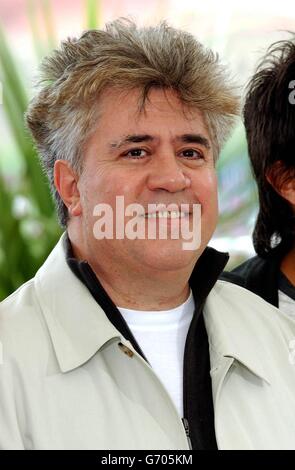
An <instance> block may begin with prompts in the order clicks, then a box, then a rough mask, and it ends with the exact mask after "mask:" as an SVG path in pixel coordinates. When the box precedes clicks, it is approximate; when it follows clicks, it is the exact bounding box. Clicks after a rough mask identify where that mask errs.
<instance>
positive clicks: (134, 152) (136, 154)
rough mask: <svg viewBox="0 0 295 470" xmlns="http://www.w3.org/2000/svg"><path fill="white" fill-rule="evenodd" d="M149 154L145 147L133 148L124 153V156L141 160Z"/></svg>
mask: <svg viewBox="0 0 295 470" xmlns="http://www.w3.org/2000/svg"><path fill="white" fill-rule="evenodd" d="M146 155H147V151H146V150H143V149H131V150H128V152H125V153H124V157H128V158H132V159H134V160H140V159H141V158H144V157H145V156H146Z"/></svg>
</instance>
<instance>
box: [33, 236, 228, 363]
mask: <svg viewBox="0 0 295 470" xmlns="http://www.w3.org/2000/svg"><path fill="white" fill-rule="evenodd" d="M66 246H67V233H66V232H65V233H64V234H63V235H62V236H61V238H60V240H59V242H58V243H57V245H56V246H55V248H54V249H53V251H52V252H51V253H50V255H49V256H48V258H47V260H46V261H45V263H44V264H43V265H42V266H41V268H40V269H39V271H38V272H37V274H36V276H35V286H36V293H37V298H38V301H39V305H40V307H41V310H42V313H43V315H44V317H45V320H46V323H47V326H48V329H49V333H50V336H51V339H52V343H53V346H54V349H55V353H56V356H57V360H58V363H59V366H60V369H61V371H62V372H67V371H70V370H72V369H75V368H77V367H79V366H80V365H82V364H83V363H85V362H86V361H88V360H89V359H90V358H91V357H92V356H93V355H94V354H95V353H96V352H97V351H99V350H100V349H101V348H102V347H103V345H104V344H105V343H107V342H108V341H110V340H112V339H115V338H117V339H118V340H119V341H122V340H123V339H124V338H125V337H124V336H123V335H122V334H121V333H120V331H119V330H118V329H117V328H115V326H114V325H113V323H112V322H111V321H109V319H108V318H107V316H106V314H105V312H104V310H103V308H102V307H101V306H100V305H99V303H98V302H97V301H96V300H95V299H94V297H93V296H92V295H91V293H90V292H89V289H88V288H87V286H86V285H85V284H84V283H83V282H81V281H80V280H79V278H78V277H77V275H76V274H74V272H73V270H72V269H71V268H70V267H69V265H68V263H67V260H66ZM228 258H229V256H228V254H225V253H219V252H217V251H216V250H214V249H213V248H206V249H205V251H204V253H203V254H202V255H201V257H200V258H199V260H198V262H197V263H196V266H195V267H194V270H193V272H192V274H191V277H190V281H189V282H190V286H191V288H192V291H193V294H194V297H195V301H196V304H197V306H198V307H199V308H200V307H201V305H200V304H203V303H204V301H205V299H206V297H207V295H208V293H209V292H210V290H211V289H212V287H213V286H214V284H215V282H216V280H217V278H218V276H219V275H220V272H221V271H222V269H223V268H224V266H225V264H226V262H227V261H228ZM77 263H81V262H79V261H77ZM82 263H84V264H85V262H82ZM86 264H87V263H86Z"/></svg>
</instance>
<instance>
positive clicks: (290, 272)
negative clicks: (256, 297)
mask: <svg viewBox="0 0 295 470" xmlns="http://www.w3.org/2000/svg"><path fill="white" fill-rule="evenodd" d="M281 271H282V273H283V274H284V275H285V276H286V278H287V279H288V280H289V281H290V282H291V284H293V286H295V245H294V246H293V248H292V249H291V251H289V252H288V253H287V254H286V255H285V257H284V258H283V261H282V263H281Z"/></svg>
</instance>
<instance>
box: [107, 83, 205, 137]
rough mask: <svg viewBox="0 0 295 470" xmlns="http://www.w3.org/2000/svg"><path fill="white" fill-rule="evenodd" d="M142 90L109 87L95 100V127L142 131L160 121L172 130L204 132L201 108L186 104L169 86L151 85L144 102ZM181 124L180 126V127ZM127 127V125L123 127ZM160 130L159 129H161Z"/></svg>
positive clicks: (155, 125) (154, 126) (155, 126)
mask: <svg viewBox="0 0 295 470" xmlns="http://www.w3.org/2000/svg"><path fill="white" fill-rule="evenodd" d="M141 103H142V91H141V90H140V89H134V90H131V91H130V90H128V91H126V90H118V89H113V88H109V89H108V90H106V91H105V92H104V93H103V94H102V96H101V98H100V100H99V115H100V118H99V125H98V129H99V128H101V129H102V128H104V127H106V128H111V129H112V130H113V131H115V130H118V129H122V128H123V127H124V128H129V130H130V132H131V130H132V131H133V130H135V128H136V130H137V131H144V132H146V131H147V130H148V128H151V129H152V128H154V129H157V128H158V126H159V125H161V124H163V126H164V128H165V126H166V127H167V131H168V130H170V131H171V133H173V131H174V129H175V132H177V133H179V132H181V131H183V132H185V131H186V132H189V131H198V132H202V133H204V134H205V135H207V136H208V135H209V134H208V130H207V126H206V124H205V119H204V117H203V114H202V112H201V111H200V110H199V109H197V108H196V107H194V108H193V107H188V106H186V105H185V104H184V103H183V102H182V101H181V100H180V99H179V97H178V95H177V93H176V92H175V91H172V90H164V89H161V88H153V89H151V90H150V92H149V94H148V96H147V98H146V100H145V102H144V106H141ZM180 127H182V129H180ZM126 130H127V129H126ZM162 130H163V129H162Z"/></svg>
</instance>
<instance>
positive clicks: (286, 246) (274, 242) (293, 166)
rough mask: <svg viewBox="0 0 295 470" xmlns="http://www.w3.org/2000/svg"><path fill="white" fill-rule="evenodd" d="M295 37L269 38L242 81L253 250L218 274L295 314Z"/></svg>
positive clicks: (288, 312) (286, 311)
mask: <svg viewBox="0 0 295 470" xmlns="http://www.w3.org/2000/svg"><path fill="white" fill-rule="evenodd" d="M294 88H295V41H294V39H291V40H284V41H279V42H276V43H275V44H273V45H272V46H271V47H270V48H269V50H268V53H267V54H266V56H265V57H264V59H263V60H262V62H261V63H260V65H259V66H258V69H257V71H256V73H255V75H254V76H253V78H252V79H251V80H250V83H249V86H248V92H247V95H246V101H245V106H244V122H245V128H246V135H247V141H248V151H249V157H250V162H251V165H252V169H253V174H254V177H255V180H256V183H257V186H258V195H259V212H258V216H257V220H256V225H255V228H254V232H253V244H254V248H255V251H256V253H257V256H255V257H254V258H251V259H250V260H248V261H246V262H244V263H243V264H241V265H240V266H238V267H237V268H235V269H234V270H233V271H232V272H231V273H224V274H223V276H222V277H223V278H225V279H227V280H230V281H232V282H234V283H237V284H239V285H241V286H243V287H245V288H247V289H249V290H251V291H253V292H254V293H256V294H258V295H260V296H261V297H262V298H264V299H265V300H266V301H268V302H270V303H271V304H273V305H275V306H276V307H279V308H280V309H281V310H282V311H284V312H285V313H287V314H290V315H292V316H294V317H295V100H294Z"/></svg>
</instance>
